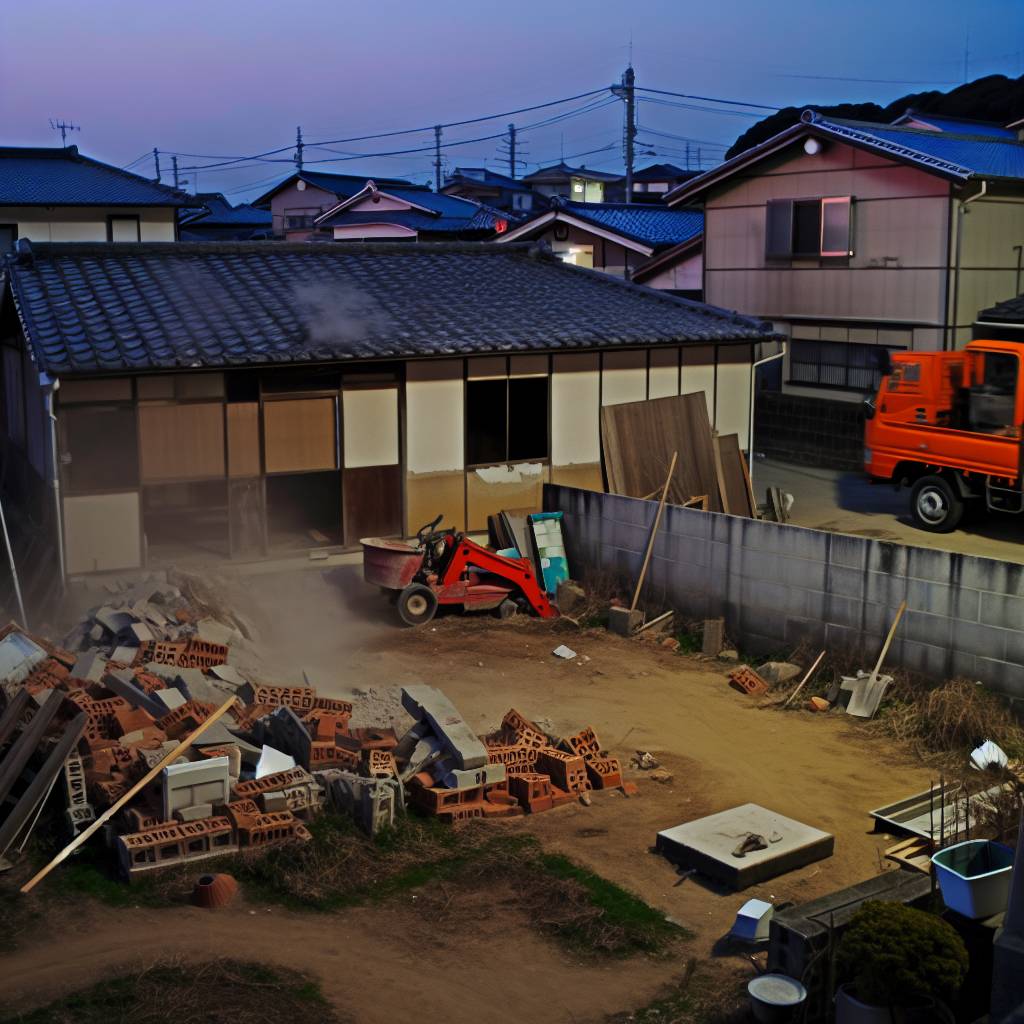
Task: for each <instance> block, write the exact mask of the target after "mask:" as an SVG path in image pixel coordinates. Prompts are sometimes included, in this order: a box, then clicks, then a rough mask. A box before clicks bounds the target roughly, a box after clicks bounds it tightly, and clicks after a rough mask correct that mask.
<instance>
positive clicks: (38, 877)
mask: <svg viewBox="0 0 1024 1024" xmlns="http://www.w3.org/2000/svg"><path fill="white" fill-rule="evenodd" d="M237 700H238V698H237V697H229V698H228V699H227V700H226V701H224V703H223V704H221V706H220V707H219V708H217V710H216V711H214V713H213V714H212V715H210V717H209V718H208V719H207V720H206V721H205V722H203V723H202V724H201V725H200V726H199V728H198V729H196V731H195V732H193V733H192V734H191V735H189V736H186V737H185V739H183V740H182V741H181V742H180V743H179V744H178V745H177V746H176V747H175V748H174V749H173V750H172V751H171V752H170V753H169V754H165V755H164V757H163V758H161V759H160V760H159V761H158V762H157V763H156V764H155V765H153V767H152V768H150V769H149V771H148V772H146V774H145V775H143V776H142V778H141V779H139V781H138V782H136V783H135V785H134V786H132V787H131V788H130V789H129V790H128V791H127V792H126V793H125V794H124V795H123V796H121V797H120V798H119V799H118V800H116V801H115V802H114V803H113V804H111V805H110V807H108V808H107V809H106V810H105V811H104V812H103V813H102V814H101V815H100V816H99V817H98V818H97V819H96V820H95V821H94V822H93V823H92V824H91V825H90V826H89V827H88V828H87V829H85V831H83V832H81V833H79V834H78V835H77V836H76V837H75V838H74V839H73V840H72V841H71V842H70V843H68V845H67V846H65V847H64V849H63V850H61V851H60V853H58V854H57V856H56V857H54V858H53V860H51V861H50V863H49V864H47V865H46V867H44V868H42V869H41V870H40V871H38V872H37V873H36V874H35V875H33V876H32V877H31V878H30V879H29V880H28V881H27V882H26V883H25V884H24V885H23V886H22V887H21V892H23V893H26V892H31V890H32V889H34V888H35V887H36V884H37V883H39V882H41V881H42V880H43V879H44V878H45V877H46V876H47V875H48V874H49V873H50V872H51V871H52V870H53V869H54V868H55V867H56V866H57V865H58V864H60V863H61V862H62V861H64V860H66V859H67V858H68V857H70V856H71V854H72V853H74V851H75V850H77V849H78V847H80V846H81V845H82V843H84V842H85V841H86V839H88V838H89V837H90V836H91V835H92V834H93V833H94V832H96V831H98V830H99V829H100V828H102V827H103V825H104V824H105V823H106V822H107V821H109V820H110V819H111V818H112V817H113V816H114V815H115V814H117V812H118V811H119V810H121V808H122V807H124V805H125V804H127V803H128V802H129V801H130V800H132V799H134V797H135V795H136V794H137V793H138V792H139V791H140V790H141V789H143V788H144V787H145V786H148V785H149V783H151V782H152V781H153V780H154V779H155V778H156V777H157V776H158V775H159V774H160V772H162V771H163V770H164V768H166V767H167V765H169V764H171V763H172V762H173V761H175V760H177V758H179V757H181V755H182V754H183V753H184V752H185V751H186V750H188V748H189V747H190V746H192V744H193V743H194V742H195V741H196V740H197V739H199V737H200V736H202V734H203V733H204V732H206V730H207V729H209V728H210V726H211V725H213V723H214V722H216V721H219V720H220V718H221V717H222V716H223V715H225V714H226V713H227V712H228V711H229V710H230V709H231V708H232V707H233V706H234V704H235V702H236V701H237Z"/></svg>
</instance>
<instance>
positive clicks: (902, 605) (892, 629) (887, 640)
mask: <svg viewBox="0 0 1024 1024" xmlns="http://www.w3.org/2000/svg"><path fill="white" fill-rule="evenodd" d="M906 610H907V602H906V601H901V602H900V606H899V609H898V610H897V612H896V618H895V619H893V620H892V625H891V626H890V627H889V635H888V636H887V637H886V638H885V643H884V644H882V651H881V653H880V654H879V655H878V661H876V662H875V667H874V668H873V669H872V671H871V676H870V678H869V679H868V681H867V685H868V686H870V685H871V684H872V683H873V682H874V681H875V680H876V679H877V678H878V673H879V671H880V670H881V668H882V662H883V661H885V656H886V655H887V654H888V653H889V647H890V645H891V644H892V638H893V637H894V636H895V635H896V627H897V626H898V625H899V624H900V619H902V618H903V613H904V612H905V611H906Z"/></svg>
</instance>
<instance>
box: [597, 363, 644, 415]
mask: <svg viewBox="0 0 1024 1024" xmlns="http://www.w3.org/2000/svg"><path fill="white" fill-rule="evenodd" d="M646 397H647V353H646V352H642V351H634V352H604V353H602V361H601V404H602V405H620V404H621V403H622V402H642V401H643V400H644V399H645V398H646Z"/></svg>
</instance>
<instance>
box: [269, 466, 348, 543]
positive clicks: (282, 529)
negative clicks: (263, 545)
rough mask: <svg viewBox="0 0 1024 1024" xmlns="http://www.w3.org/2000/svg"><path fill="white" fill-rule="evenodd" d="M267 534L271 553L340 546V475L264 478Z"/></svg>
mask: <svg viewBox="0 0 1024 1024" xmlns="http://www.w3.org/2000/svg"><path fill="white" fill-rule="evenodd" d="M266 487H267V533H268V542H269V546H270V548H271V549H272V550H277V551H280V550H294V551H304V550H307V549H309V548H317V547H324V546H325V545H332V544H334V545H340V544H341V539H342V538H341V473H339V472H337V471H336V470H327V471H322V472H312V473H284V474H281V475H280V476H268V477H267V478H266Z"/></svg>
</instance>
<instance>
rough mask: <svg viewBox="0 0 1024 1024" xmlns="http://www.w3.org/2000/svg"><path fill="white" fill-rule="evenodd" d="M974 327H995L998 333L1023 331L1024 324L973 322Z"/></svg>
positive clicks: (988, 321)
mask: <svg viewBox="0 0 1024 1024" xmlns="http://www.w3.org/2000/svg"><path fill="white" fill-rule="evenodd" d="M974 326H975V327H996V328H998V329H999V330H1000V331H1007V330H1009V331H1024V323H1020V322H1018V323H1009V322H1007V323H999V322H998V321H997V320H975V321H974Z"/></svg>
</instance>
